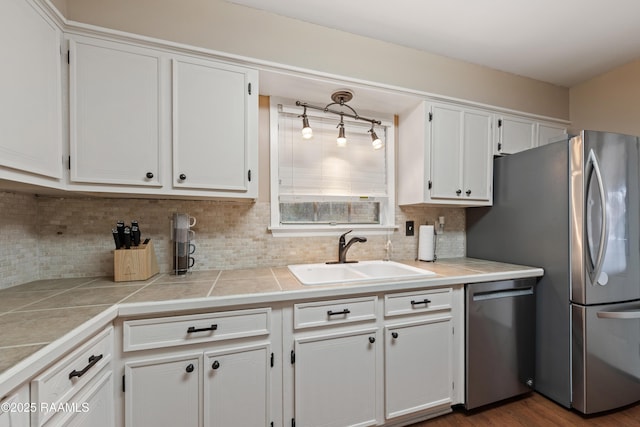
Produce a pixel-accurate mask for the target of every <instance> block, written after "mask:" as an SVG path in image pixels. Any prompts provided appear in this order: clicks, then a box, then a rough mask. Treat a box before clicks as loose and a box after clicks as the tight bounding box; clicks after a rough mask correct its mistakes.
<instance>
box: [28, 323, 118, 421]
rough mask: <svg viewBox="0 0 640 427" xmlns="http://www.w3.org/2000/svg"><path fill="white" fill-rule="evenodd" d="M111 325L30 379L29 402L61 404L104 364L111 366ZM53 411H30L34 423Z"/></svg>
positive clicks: (53, 412)
mask: <svg viewBox="0 0 640 427" xmlns="http://www.w3.org/2000/svg"><path fill="white" fill-rule="evenodd" d="M112 354H113V327H111V326H109V327H108V328H107V329H105V330H104V331H102V332H100V333H99V334H98V335H96V336H95V337H93V338H92V339H91V340H89V341H88V342H87V343H85V344H83V345H82V346H80V347H79V348H78V349H77V350H76V351H74V352H72V353H71V354H69V355H68V356H67V357H65V358H64V359H62V360H61V361H60V362H58V363H56V364H55V365H53V366H52V367H51V368H49V369H47V370H46V371H45V372H43V373H42V374H41V375H39V376H38V377H36V378H35V379H34V380H33V381H31V402H33V403H35V404H36V405H38V407H39V405H40V403H46V404H47V405H52V404H56V405H57V404H64V403H66V402H67V401H69V400H70V399H71V398H72V397H73V396H74V395H75V394H76V393H77V392H78V391H80V390H81V389H82V388H83V387H84V386H85V385H86V384H87V383H89V382H90V381H91V379H93V378H94V377H95V376H96V375H97V374H98V373H100V372H101V371H102V370H103V368H105V367H110V366H111V359H112ZM53 415H55V411H35V412H33V413H32V423H31V425H34V426H41V425H43V424H44V423H45V422H46V421H47V420H48V419H49V418H51V416H53Z"/></svg>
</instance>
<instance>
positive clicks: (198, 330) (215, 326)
mask: <svg viewBox="0 0 640 427" xmlns="http://www.w3.org/2000/svg"><path fill="white" fill-rule="evenodd" d="M217 329H218V325H211V326H209V327H208V328H196V327H195V326H189V329H187V333H188V334H191V333H193V332H205V331H215V330H217Z"/></svg>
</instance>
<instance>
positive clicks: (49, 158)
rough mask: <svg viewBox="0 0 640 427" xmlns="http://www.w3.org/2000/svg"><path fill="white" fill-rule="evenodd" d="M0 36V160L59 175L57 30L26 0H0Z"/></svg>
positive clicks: (43, 174) (18, 167)
mask: <svg viewBox="0 0 640 427" xmlns="http://www.w3.org/2000/svg"><path fill="white" fill-rule="evenodd" d="M0 40H2V41H1V42H0V55H1V56H2V58H3V59H4V61H3V64H2V67H1V68H0V93H1V94H2V95H1V96H0V165H1V166H5V167H8V168H11V169H14V170H18V171H24V172H28V173H33V174H37V175H39V176H41V177H46V178H47V179H51V178H54V179H56V180H59V179H61V178H62V130H61V129H62V114H61V111H62V98H61V91H62V89H61V85H62V81H61V77H60V76H61V64H60V63H61V57H60V42H61V32H60V30H59V29H58V27H57V26H56V25H55V24H54V23H53V22H52V21H51V20H49V19H48V18H47V17H46V16H45V14H44V12H42V11H41V10H40V9H38V7H37V6H35V5H34V4H32V2H31V1H29V0H3V2H2V13H0ZM0 176H1V177H4V175H0ZM26 180H27V181H28V179H26ZM45 184H46V183H45Z"/></svg>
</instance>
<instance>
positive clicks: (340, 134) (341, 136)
mask: <svg viewBox="0 0 640 427" xmlns="http://www.w3.org/2000/svg"><path fill="white" fill-rule="evenodd" d="M336 143H337V144H338V147H344V146H345V145H347V137H346V136H345V135H344V126H342V125H340V126H339V127H338V139H336Z"/></svg>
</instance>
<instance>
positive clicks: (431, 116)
mask: <svg viewBox="0 0 640 427" xmlns="http://www.w3.org/2000/svg"><path fill="white" fill-rule="evenodd" d="M429 121H430V122H431V121H433V113H432V112H429Z"/></svg>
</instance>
